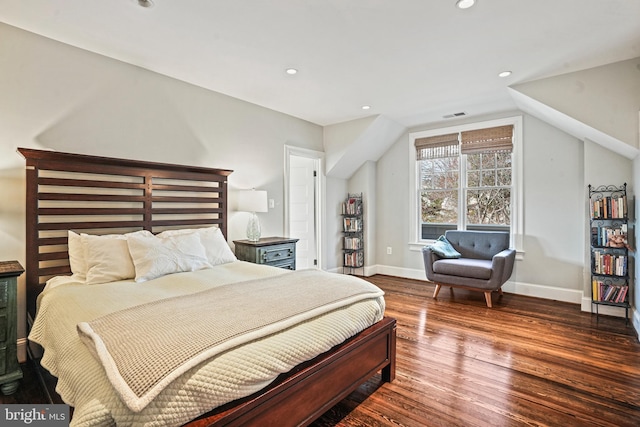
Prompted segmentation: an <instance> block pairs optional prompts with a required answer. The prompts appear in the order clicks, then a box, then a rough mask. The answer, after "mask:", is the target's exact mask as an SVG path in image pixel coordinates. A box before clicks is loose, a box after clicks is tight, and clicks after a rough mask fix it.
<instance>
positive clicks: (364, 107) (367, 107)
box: [362, 105, 371, 110]
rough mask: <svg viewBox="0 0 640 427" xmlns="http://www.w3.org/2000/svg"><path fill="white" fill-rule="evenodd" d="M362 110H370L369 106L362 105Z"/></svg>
mask: <svg viewBox="0 0 640 427" xmlns="http://www.w3.org/2000/svg"><path fill="white" fill-rule="evenodd" d="M362 109H363V110H370V109H371V105H363V106H362Z"/></svg>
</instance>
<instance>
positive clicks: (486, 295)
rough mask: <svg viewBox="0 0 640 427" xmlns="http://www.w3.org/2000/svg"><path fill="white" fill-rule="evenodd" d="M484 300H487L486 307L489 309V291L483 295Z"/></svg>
mask: <svg viewBox="0 0 640 427" xmlns="http://www.w3.org/2000/svg"><path fill="white" fill-rule="evenodd" d="M484 299H485V300H487V307H489V308H491V291H487V292H485V293H484Z"/></svg>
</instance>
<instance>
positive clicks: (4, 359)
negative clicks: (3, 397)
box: [0, 261, 24, 394]
mask: <svg viewBox="0 0 640 427" xmlns="http://www.w3.org/2000/svg"><path fill="white" fill-rule="evenodd" d="M23 272H24V268H22V266H21V265H20V263H19V262H18V261H2V262H0V390H1V391H2V393H4V394H12V393H14V392H15V391H16V390H17V389H18V385H19V384H20V379H21V378H22V371H21V370H20V364H19V363H18V355H17V329H16V328H17V323H18V303H17V299H18V276H20V275H21V274H22V273H23Z"/></svg>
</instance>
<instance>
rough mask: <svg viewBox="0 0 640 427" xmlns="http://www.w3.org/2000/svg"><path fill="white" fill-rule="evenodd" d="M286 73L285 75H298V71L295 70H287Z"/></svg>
mask: <svg viewBox="0 0 640 427" xmlns="http://www.w3.org/2000/svg"><path fill="white" fill-rule="evenodd" d="M286 72H287V74H290V75H294V74H297V73H298V70H296V69H295V68H287V69H286Z"/></svg>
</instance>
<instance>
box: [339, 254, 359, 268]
mask: <svg viewBox="0 0 640 427" xmlns="http://www.w3.org/2000/svg"><path fill="white" fill-rule="evenodd" d="M363 265H364V254H363V253H362V252H348V253H345V254H344V266H345V267H354V268H359V267H362V266H363Z"/></svg>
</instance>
